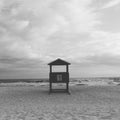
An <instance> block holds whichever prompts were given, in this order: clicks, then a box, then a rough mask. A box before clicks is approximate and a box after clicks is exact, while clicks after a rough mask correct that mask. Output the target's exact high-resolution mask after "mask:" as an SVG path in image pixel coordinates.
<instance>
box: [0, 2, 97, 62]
mask: <svg viewBox="0 0 120 120" xmlns="http://www.w3.org/2000/svg"><path fill="white" fill-rule="evenodd" d="M89 4H91V0H80V1H79V0H71V1H67V0H66V1H57V2H56V0H51V1H48V0H47V1H42V0H41V1H39V0H36V2H35V1H33V0H26V1H24V0H22V1H19V0H17V1H15V0H12V1H8V0H5V1H3V6H2V7H1V15H2V17H1V18H0V29H1V36H2V40H1V41H0V43H1V44H2V46H3V47H1V51H6V52H5V53H4V54H6V56H13V57H18V58H19V57H23V58H24V57H26V58H36V59H43V60H45V59H46V58H51V56H52V57H57V56H63V57H65V56H66V55H67V52H66V51H68V50H69V51H70V48H71V47H70V46H71V44H72V43H73V40H72V39H71V37H72V38H75V36H76V34H81V36H82V34H84V33H89V32H91V31H93V30H94V29H95V26H96V25H97V24H98V23H99V21H98V20H97V14H96V13H95V12H94V11H93V10H92V9H91V8H90V7H89ZM70 34H71V35H70ZM61 36H62V37H61ZM79 37H80V36H79ZM77 41H79V38H78V40H77ZM58 42H59V44H58ZM75 45H77V43H75ZM71 53H72V52H71ZM50 55H51V56H50ZM0 56H1V57H2V56H3V55H2V52H1V55H0ZM67 57H69V55H67Z"/></svg>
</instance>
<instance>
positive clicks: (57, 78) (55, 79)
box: [48, 59, 70, 94]
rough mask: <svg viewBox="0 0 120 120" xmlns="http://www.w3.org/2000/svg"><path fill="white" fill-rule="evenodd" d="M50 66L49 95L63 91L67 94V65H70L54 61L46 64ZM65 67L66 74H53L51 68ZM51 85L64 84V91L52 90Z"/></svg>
mask: <svg viewBox="0 0 120 120" xmlns="http://www.w3.org/2000/svg"><path fill="white" fill-rule="evenodd" d="M48 65H49V66H50V73H49V93H51V92H56V91H63V92H67V93H68V94H70V93H69V65H70V63H68V62H66V61H64V60H62V59H56V60H55V61H53V62H50V63H49V64H48ZM63 65H65V66H66V72H53V71H52V66H63ZM52 83H66V89H65V90H64V89H54V90H53V89H52Z"/></svg>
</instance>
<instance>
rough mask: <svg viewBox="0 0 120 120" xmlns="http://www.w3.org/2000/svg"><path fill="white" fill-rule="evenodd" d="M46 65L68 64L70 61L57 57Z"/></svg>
mask: <svg viewBox="0 0 120 120" xmlns="http://www.w3.org/2000/svg"><path fill="white" fill-rule="evenodd" d="M48 65H70V63H69V62H66V61H64V60H62V59H60V58H58V59H56V60H54V61H52V62H50V63H48Z"/></svg>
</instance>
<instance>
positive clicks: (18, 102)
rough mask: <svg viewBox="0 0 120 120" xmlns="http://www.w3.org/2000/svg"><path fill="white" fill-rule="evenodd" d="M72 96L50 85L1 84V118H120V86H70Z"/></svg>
mask: <svg viewBox="0 0 120 120" xmlns="http://www.w3.org/2000/svg"><path fill="white" fill-rule="evenodd" d="M70 91H71V95H68V94H66V93H53V94H51V95H49V94H48V87H47V86H16V87H11V86H8V87H0V120H119V119H120V87H119V86H71V87H70Z"/></svg>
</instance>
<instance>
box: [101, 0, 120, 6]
mask: <svg viewBox="0 0 120 120" xmlns="http://www.w3.org/2000/svg"><path fill="white" fill-rule="evenodd" d="M119 3H120V0H111V1H110V2H108V3H107V4H106V5H104V7H103V8H110V7H114V6H116V5H118V4H119Z"/></svg>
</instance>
